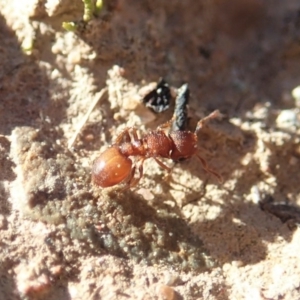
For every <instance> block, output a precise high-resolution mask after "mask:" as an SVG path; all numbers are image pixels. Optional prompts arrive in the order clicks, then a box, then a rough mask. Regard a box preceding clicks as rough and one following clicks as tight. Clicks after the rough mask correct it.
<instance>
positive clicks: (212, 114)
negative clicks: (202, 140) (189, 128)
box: [195, 110, 222, 134]
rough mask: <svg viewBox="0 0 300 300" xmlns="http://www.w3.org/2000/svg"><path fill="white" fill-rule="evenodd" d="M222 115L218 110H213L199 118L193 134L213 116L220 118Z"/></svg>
mask: <svg viewBox="0 0 300 300" xmlns="http://www.w3.org/2000/svg"><path fill="white" fill-rule="evenodd" d="M220 117H222V114H221V113H220V111H219V110H215V111H213V112H212V113H211V114H209V115H208V116H206V117H205V118H203V119H201V120H200V121H199V122H198V123H197V127H196V130H195V134H198V132H199V131H200V130H201V129H202V128H203V126H204V125H205V123H207V122H209V121H210V120H211V119H215V118H220Z"/></svg>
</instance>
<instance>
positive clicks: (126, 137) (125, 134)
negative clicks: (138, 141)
mask: <svg viewBox="0 0 300 300" xmlns="http://www.w3.org/2000/svg"><path fill="white" fill-rule="evenodd" d="M129 130H130V128H128V127H127V128H125V129H124V130H123V131H122V132H121V133H120V134H119V135H118V136H117V138H116V140H115V144H117V145H119V144H120V143H122V142H128V143H129V142H130V141H131V137H130V134H129Z"/></svg>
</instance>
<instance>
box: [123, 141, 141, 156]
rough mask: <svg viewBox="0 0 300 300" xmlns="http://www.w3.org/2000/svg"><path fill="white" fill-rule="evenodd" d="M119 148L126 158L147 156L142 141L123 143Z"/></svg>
mask: <svg viewBox="0 0 300 300" xmlns="http://www.w3.org/2000/svg"><path fill="white" fill-rule="evenodd" d="M119 148H120V152H121V153H122V154H123V155H125V156H138V155H139V156H144V155H145V154H146V149H145V147H144V145H143V143H142V141H140V140H136V141H132V142H126V143H123V144H121V145H120V146H119Z"/></svg>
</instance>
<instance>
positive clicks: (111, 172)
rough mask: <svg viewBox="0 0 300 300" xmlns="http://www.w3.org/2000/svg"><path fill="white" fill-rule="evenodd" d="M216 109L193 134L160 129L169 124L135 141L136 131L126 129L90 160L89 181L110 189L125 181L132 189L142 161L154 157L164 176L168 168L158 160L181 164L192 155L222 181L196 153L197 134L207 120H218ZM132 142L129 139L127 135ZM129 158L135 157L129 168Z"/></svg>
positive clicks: (140, 173) (166, 125)
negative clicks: (91, 164)
mask: <svg viewBox="0 0 300 300" xmlns="http://www.w3.org/2000/svg"><path fill="white" fill-rule="evenodd" d="M220 116H221V114H220V112H219V111H218V110H216V111H214V112H212V113H211V114H210V115H208V116H207V117H205V118H203V119H201V120H200V121H199V122H198V123H197V127H196V130H195V132H191V131H187V130H183V131H180V130H175V131H171V132H170V133H166V132H165V131H164V130H163V129H164V128H170V124H171V122H172V120H171V121H169V122H167V123H165V124H163V125H162V126H160V127H158V128H157V129H156V130H155V131H151V132H149V133H147V134H145V135H144V136H143V137H142V138H140V139H139V138H138V135H137V129H136V128H126V129H125V130H124V131H122V132H121V133H120V134H119V135H118V136H117V138H116V141H115V143H114V144H113V145H112V146H111V147H109V148H108V149H106V150H105V151H104V152H103V153H102V154H100V156H99V157H98V158H97V159H96V160H95V161H94V164H93V168H92V180H93V182H94V183H95V184H96V185H98V186H100V187H102V188H106V187H110V186H114V185H117V184H119V183H123V182H125V183H126V184H127V187H129V188H130V187H134V186H135V185H137V184H138V182H139V181H140V179H141V178H142V176H143V163H144V161H145V159H148V158H151V157H152V158H154V160H155V161H156V162H157V163H158V164H159V165H160V166H161V167H162V168H163V169H165V170H167V171H168V174H170V172H171V168H169V167H168V166H166V165H165V164H164V163H163V162H161V161H160V160H159V159H158V158H170V159H172V160H173V161H175V162H177V161H182V160H185V159H188V158H191V157H193V156H196V157H197V158H198V159H199V160H200V162H201V165H202V168H203V169H204V170H205V171H206V172H208V173H210V174H212V175H214V176H215V177H217V178H218V180H219V181H220V182H222V177H221V175H219V174H218V173H217V172H215V171H213V170H211V169H210V168H209V167H208V165H207V163H206V161H205V159H204V158H202V157H201V156H200V155H199V153H198V145H197V142H198V138H197V134H198V132H199V131H200V129H201V128H202V127H203V125H204V123H206V122H207V121H209V120H211V119H214V118H217V117H220ZM130 132H131V135H132V137H133V140H132V138H131V136H130V134H129V133H130ZM129 156H136V157H137V162H136V164H135V165H133V162H132V160H131V159H130V158H129ZM137 166H138V170H139V176H138V177H136V178H135V176H134V175H135V171H136V168H137Z"/></svg>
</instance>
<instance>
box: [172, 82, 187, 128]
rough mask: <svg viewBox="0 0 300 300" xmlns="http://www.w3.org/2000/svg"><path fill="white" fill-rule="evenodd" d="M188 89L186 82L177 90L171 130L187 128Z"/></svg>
mask: <svg viewBox="0 0 300 300" xmlns="http://www.w3.org/2000/svg"><path fill="white" fill-rule="evenodd" d="M189 97H190V91H189V86H188V84H187V83H185V84H183V85H182V86H181V87H180V88H179V89H178V91H177V97H176V100H175V109H174V115H173V118H172V120H173V121H172V126H171V131H177V130H179V131H183V130H186V129H187V125H188V110H187V105H188V102H189Z"/></svg>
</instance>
